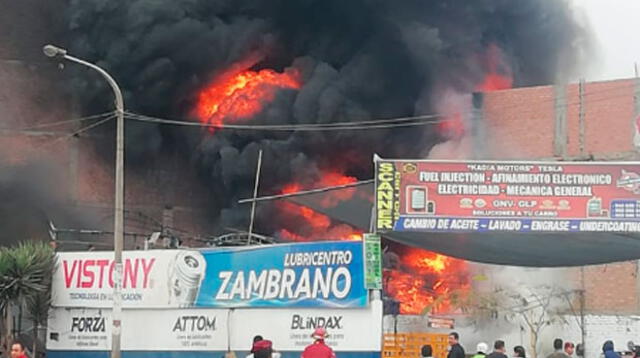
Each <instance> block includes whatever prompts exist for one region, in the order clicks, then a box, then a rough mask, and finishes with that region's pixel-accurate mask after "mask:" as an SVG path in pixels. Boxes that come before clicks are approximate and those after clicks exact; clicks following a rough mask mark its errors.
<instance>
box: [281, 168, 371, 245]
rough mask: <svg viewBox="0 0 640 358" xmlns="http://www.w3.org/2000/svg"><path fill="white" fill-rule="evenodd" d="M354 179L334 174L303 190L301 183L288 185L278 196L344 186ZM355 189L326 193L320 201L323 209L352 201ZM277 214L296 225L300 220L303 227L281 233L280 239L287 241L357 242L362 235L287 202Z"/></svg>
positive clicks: (324, 216)
mask: <svg viewBox="0 0 640 358" xmlns="http://www.w3.org/2000/svg"><path fill="white" fill-rule="evenodd" d="M356 181H357V179H356V178H355V177H350V176H346V175H342V174H340V173H337V172H328V173H324V174H323V175H322V176H321V178H320V179H319V180H318V181H317V182H315V183H313V185H310V186H305V185H303V184H301V183H291V184H288V185H286V186H285V187H284V188H283V189H282V191H281V193H282V194H290V193H296V192H299V191H302V190H308V189H317V188H325V187H331V186H339V185H344V184H350V183H355V182H356ZM354 193H355V189H352V188H351V189H349V188H347V189H342V190H334V191H328V192H327V193H326V195H325V197H324V198H323V199H322V201H320V205H321V206H322V207H323V208H333V207H335V206H336V205H338V204H339V203H340V202H341V201H343V200H348V199H350V198H351V197H353V195H354ZM279 206H280V210H282V212H283V213H284V214H285V215H288V216H289V217H290V218H291V221H294V222H295V221H299V220H300V219H302V222H303V224H304V225H302V226H301V227H297V228H290V229H282V230H281V231H280V236H281V237H282V238H284V239H287V240H291V241H313V240H322V239H334V240H360V239H361V238H362V232H361V231H359V230H355V229H354V228H352V227H351V226H349V225H346V224H339V223H334V222H332V221H331V219H330V218H329V217H328V216H326V215H323V214H320V213H318V212H316V211H314V210H312V209H310V208H308V207H305V206H302V205H298V204H295V203H292V202H290V201H282V202H281V203H280V204H279Z"/></svg>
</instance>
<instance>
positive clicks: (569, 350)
mask: <svg viewBox="0 0 640 358" xmlns="http://www.w3.org/2000/svg"><path fill="white" fill-rule="evenodd" d="M575 350H576V346H575V345H574V344H573V343H571V342H564V354H566V355H567V356H569V357H573V352H575Z"/></svg>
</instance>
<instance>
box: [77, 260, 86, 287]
mask: <svg viewBox="0 0 640 358" xmlns="http://www.w3.org/2000/svg"><path fill="white" fill-rule="evenodd" d="M83 264H84V262H82V260H78V274H77V275H76V287H80V279H81V278H82V268H83V267H84V266H82V265H83Z"/></svg>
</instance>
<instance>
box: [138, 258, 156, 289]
mask: <svg viewBox="0 0 640 358" xmlns="http://www.w3.org/2000/svg"><path fill="white" fill-rule="evenodd" d="M141 260H142V276H143V277H144V283H143V284H142V288H148V287H149V273H151V268H152V267H153V264H154V263H155V262H156V259H155V257H154V258H152V259H151V260H149V262H148V263H149V265H145V263H146V262H147V260H145V259H141Z"/></svg>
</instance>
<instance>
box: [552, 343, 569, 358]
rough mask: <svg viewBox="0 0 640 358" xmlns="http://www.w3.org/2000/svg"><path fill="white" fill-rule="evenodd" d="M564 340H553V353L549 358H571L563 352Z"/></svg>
mask: <svg viewBox="0 0 640 358" xmlns="http://www.w3.org/2000/svg"><path fill="white" fill-rule="evenodd" d="M562 345H563V342H562V339H560V338H556V339H554V340H553V351H554V352H553V353H551V354H549V355H548V356H547V358H569V356H568V355H567V354H566V353H565V352H564V351H563V350H562Z"/></svg>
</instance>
